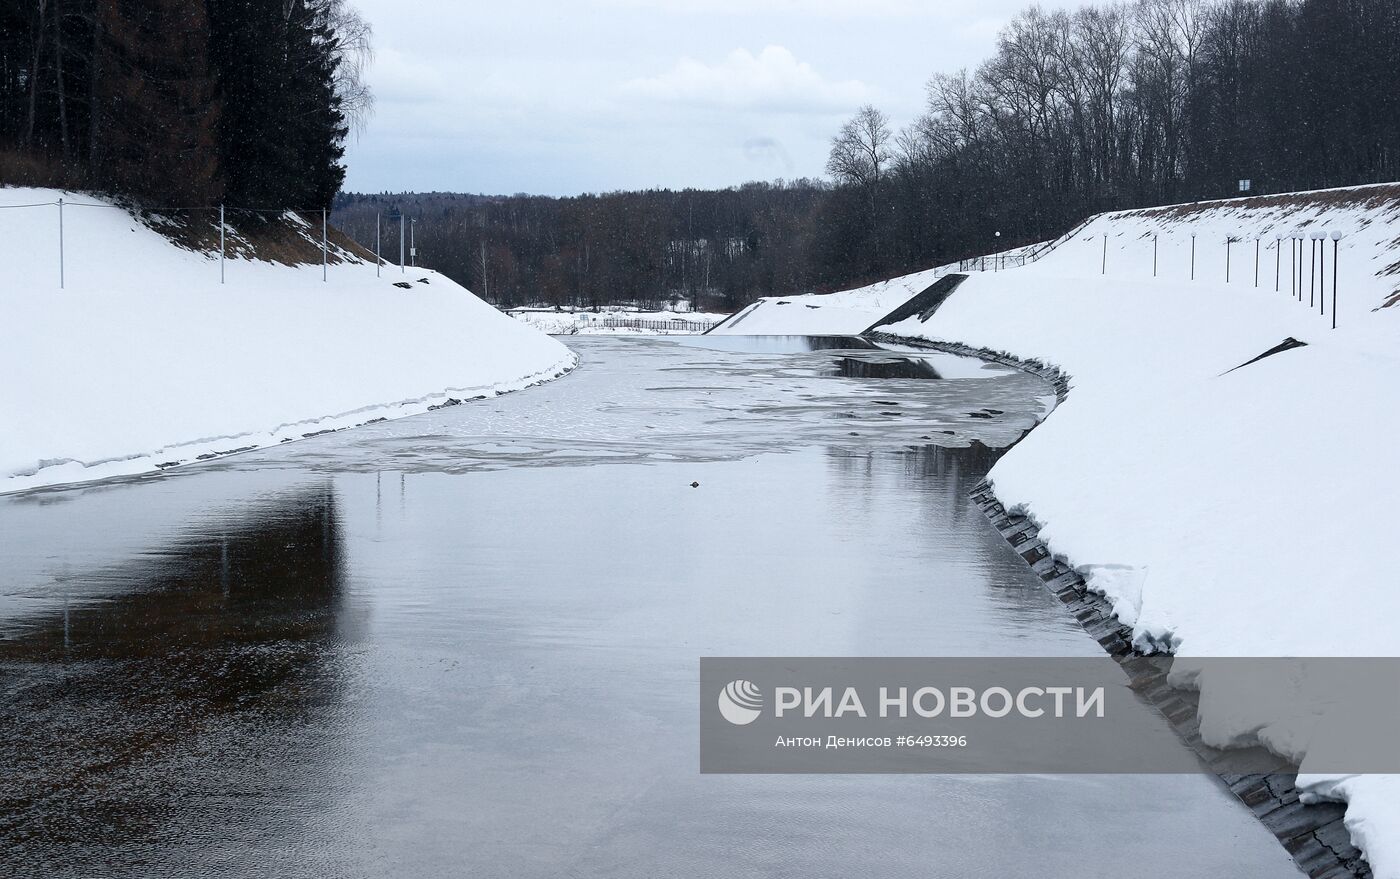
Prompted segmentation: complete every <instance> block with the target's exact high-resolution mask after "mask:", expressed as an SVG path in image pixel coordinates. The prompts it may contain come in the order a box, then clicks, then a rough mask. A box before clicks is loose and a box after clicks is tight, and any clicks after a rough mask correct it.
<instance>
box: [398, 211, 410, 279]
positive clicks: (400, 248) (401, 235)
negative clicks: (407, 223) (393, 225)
mask: <svg viewBox="0 0 1400 879" xmlns="http://www.w3.org/2000/svg"><path fill="white" fill-rule="evenodd" d="M406 271H408V269H406V268H404V261H403V211H399V274H403V273H404V272H406Z"/></svg>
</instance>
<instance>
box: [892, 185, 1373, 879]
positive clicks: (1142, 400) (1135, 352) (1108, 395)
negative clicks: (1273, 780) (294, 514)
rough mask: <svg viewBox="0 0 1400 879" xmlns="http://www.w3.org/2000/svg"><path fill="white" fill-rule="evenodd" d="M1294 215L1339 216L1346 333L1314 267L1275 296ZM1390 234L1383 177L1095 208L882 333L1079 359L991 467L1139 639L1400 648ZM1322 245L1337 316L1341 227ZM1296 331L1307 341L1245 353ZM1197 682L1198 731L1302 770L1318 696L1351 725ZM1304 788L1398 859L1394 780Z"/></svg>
mask: <svg viewBox="0 0 1400 879" xmlns="http://www.w3.org/2000/svg"><path fill="white" fill-rule="evenodd" d="M1299 227H1301V228H1302V229H1304V233H1303V234H1304V235H1307V234H1310V233H1311V232H1313V231H1316V230H1319V229H1322V230H1326V231H1328V232H1330V231H1333V230H1337V231H1341V232H1343V233H1345V235H1346V237H1345V238H1343V240H1342V242H1341V246H1340V248H1339V252H1340V256H1341V260H1340V271H1339V273H1338V275H1339V280H1340V284H1339V297H1338V303H1339V312H1340V314H1339V318H1340V321H1339V328H1338V329H1337V330H1335V331H1334V330H1332V329H1331V316H1330V314H1329V315H1328V316H1326V317H1325V318H1324V317H1322V316H1319V314H1318V313H1317V311H1318V308H1317V307H1309V306H1308V305H1307V302H1306V301H1307V298H1308V295H1309V292H1310V287H1309V285H1307V284H1305V285H1304V289H1303V300H1304V302H1303V303H1299V302H1298V301H1297V300H1296V299H1294V298H1293V297H1292V296H1291V295H1290V293H1289V292H1287V290H1288V288H1289V287H1290V271H1291V267H1292V264H1291V260H1290V249H1289V246H1288V243H1287V242H1286V241H1285V243H1284V250H1283V251H1282V253H1281V255H1280V258H1279V260H1278V261H1277V268H1278V275H1279V277H1280V282H1281V283H1280V286H1281V287H1282V288H1283V290H1282V291H1281V292H1275V291H1274V276H1275V267H1276V263H1275V259H1274V253H1275V251H1274V250H1273V249H1272V248H1273V245H1274V242H1273V240H1272V239H1273V236H1274V235H1275V234H1277V233H1278V231H1279V230H1280V229H1297V228H1299ZM1154 232H1155V233H1156V234H1157V236H1158V277H1157V278H1156V279H1154V278H1153V277H1152V246H1151V245H1152V241H1151V235H1152V234H1153V233H1154ZM1192 232H1195V234H1196V236H1197V238H1196V246H1197V274H1196V281H1194V282H1192V281H1191V280H1190V263H1189V259H1190V250H1189V248H1190V235H1191V233H1192ZM1283 234H1285V235H1286V234H1287V232H1286V231H1285V232H1284V233H1283ZM1104 236H1107V271H1106V272H1105V267H1104V241H1105V237H1104ZM1255 236H1259V237H1261V238H1263V239H1264V241H1263V242H1262V243H1261V245H1260V251H1259V252H1260V260H1259V261H1260V273H1259V275H1260V277H1259V287H1258V288H1255V286H1254V278H1255V274H1254V245H1253V242H1252V241H1248V239H1250V238H1252V237H1255ZM1227 237H1239V238H1244V239H1246V241H1247V243H1239V242H1237V243H1235V244H1234V245H1233V252H1232V254H1231V256H1232V260H1231V262H1232V265H1231V282H1230V283H1229V284H1226V283H1225V241H1226V238H1227ZM1396 241H1400V193H1398V192H1397V189H1396V188H1393V187H1392V188H1369V189H1358V190H1350V191H1346V192H1342V193H1337V192H1332V193H1319V194H1307V195H1305V196H1303V197H1300V198H1297V199H1294V200H1291V201H1290V200H1287V199H1277V198H1275V199H1260V200H1251V202H1249V203H1242V202H1225V203H1218V204H1215V205H1205V206H1187V207H1183V208H1178V209H1168V210H1159V211H1152V212H1128V213H1122V214H1115V215H1106V216H1104V217H1100V218H1097V219H1096V220H1094V221H1093V222H1091V223H1090V224H1088V225H1087V226H1086V227H1085V228H1084V229H1083V230H1082V231H1081V232H1080V233H1079V234H1078V235H1076V236H1075V238H1074V239H1073V240H1071V241H1069V242H1067V243H1066V244H1064V245H1063V246H1061V247H1060V248H1058V249H1057V250H1055V251H1054V252H1053V253H1051V254H1050V255H1048V256H1047V257H1046V258H1045V259H1043V260H1042V261H1040V262H1038V263H1035V264H1033V265H1031V266H1028V267H1026V268H1022V269H1013V270H1011V271H1006V272H1001V273H999V274H991V273H985V274H982V273H978V274H974V275H973V276H972V277H971V278H970V279H969V280H968V281H967V282H966V283H965V284H963V285H962V287H960V288H959V289H958V290H957V292H956V293H954V294H953V296H952V297H951V298H950V299H949V300H948V301H947V302H946V303H945V304H944V305H943V307H942V308H941V309H940V310H939V311H938V312H937V313H935V314H934V315H933V316H932V317H930V318H929V319H928V320H927V322H920V321H919V319H918V318H912V319H910V320H907V321H904V322H902V323H899V324H896V325H894V326H892V327H889V328H888V329H889V330H890V331H891V332H893V333H896V334H899V335H903V336H908V337H923V338H928V339H935V340H944V341H956V342H962V343H966V344H970V345H974V346H980V347H984V348H988V349H992V350H996V351H1004V352H1009V353H1011V354H1014V355H1016V356H1018V357H1022V358H1036V359H1040V360H1043V361H1045V362H1047V363H1051V364H1054V365H1056V366H1058V367H1059V368H1060V369H1062V370H1063V371H1064V372H1065V373H1067V374H1068V376H1069V378H1070V384H1071V390H1070V393H1069V396H1068V399H1067V400H1066V401H1065V402H1064V403H1063V404H1062V405H1060V406H1059V407H1058V408H1057V409H1056V410H1055V411H1054V413H1052V414H1051V415H1050V416H1049V418H1048V419H1047V420H1046V421H1045V423H1043V424H1042V425H1041V426H1040V427H1038V428H1037V429H1036V430H1035V431H1033V432H1032V433H1031V434H1030V435H1029V436H1028V437H1027V438H1026V439H1025V440H1024V441H1023V442H1022V443H1020V444H1019V445H1017V446H1016V447H1015V448H1014V449H1013V450H1012V451H1011V452H1010V453H1009V454H1007V455H1006V457H1004V458H1003V459H1002V460H1001V461H1000V462H999V463H998V464H997V465H996V467H995V468H994V470H993V471H992V475H991V478H992V481H993V483H994V485H995V489H996V493H997V495H998V497H999V498H1000V499H1001V500H1002V501H1003V502H1004V503H1005V504H1007V505H1008V506H1019V507H1022V508H1024V509H1025V510H1027V511H1028V512H1029V514H1030V515H1031V516H1033V517H1034V518H1035V519H1036V520H1037V521H1038V522H1039V523H1040V524H1041V525H1042V530H1041V536H1042V537H1044V538H1045V539H1046V540H1047V541H1048V542H1049V545H1050V546H1051V548H1052V550H1054V551H1055V552H1056V553H1057V554H1060V555H1062V556H1064V557H1065V558H1067V559H1068V560H1069V561H1070V563H1071V564H1073V565H1075V566H1076V567H1077V568H1079V569H1080V570H1081V572H1083V573H1084V574H1085V576H1086V579H1087V580H1088V582H1089V583H1090V585H1091V587H1092V588H1095V589H1097V590H1100V591H1102V592H1103V593H1105V594H1106V595H1107V596H1109V597H1110V598H1111V599H1112V601H1113V603H1114V606H1115V608H1116V611H1117V613H1118V615H1119V616H1120V617H1121V618H1122V619H1123V620H1124V621H1125V622H1127V623H1130V624H1131V625H1132V626H1133V628H1134V632H1135V635H1136V637H1137V638H1138V640H1139V644H1140V646H1143V647H1147V648H1151V647H1154V646H1157V647H1164V648H1168V649H1173V650H1175V651H1176V652H1178V654H1179V655H1182V656H1238V655H1253V656H1395V655H1400V628H1397V621H1400V589H1397V580H1400V577H1397V574H1396V572H1395V568H1394V564H1393V560H1392V559H1391V557H1390V556H1391V555H1392V551H1391V549H1390V547H1391V545H1392V544H1393V541H1391V540H1388V539H1387V538H1386V537H1385V536H1384V534H1383V529H1384V525H1383V524H1382V523H1386V522H1388V521H1390V519H1391V515H1390V514H1391V512H1392V510H1393V507H1394V500H1395V498H1397V497H1400V467H1397V466H1396V465H1395V461H1394V458H1395V453H1394V444H1395V437H1396V436H1397V435H1400V412H1397V410H1396V408H1395V406H1394V400H1395V399H1396V394H1397V388H1400V305H1397V306H1395V307H1386V308H1381V307H1380V306H1382V305H1383V304H1384V303H1386V302H1387V301H1390V300H1391V299H1392V297H1393V295H1394V291H1395V286H1396V281H1397V278H1396V277H1395V276H1393V275H1390V274H1388V273H1387V272H1388V271H1389V266H1391V265H1392V264H1394V263H1395V262H1396V261H1397V260H1400V251H1398V250H1396V249H1394V248H1395V242H1396ZM1308 255H1309V254H1308V251H1307V250H1306V249H1305V250H1304V259H1305V260H1306V259H1307V258H1308ZM1242 257H1243V258H1242ZM1327 258H1328V268H1327V273H1326V274H1327V289H1328V301H1327V303H1326V305H1327V308H1328V309H1329V311H1330V307H1331V302H1330V293H1331V273H1332V268H1331V259H1332V247H1331V243H1330V241H1329V243H1328V246H1327ZM1305 266H1306V262H1305ZM1307 275H1308V270H1307V268H1304V277H1307ZM1288 337H1292V338H1295V339H1298V340H1300V341H1302V342H1305V343H1306V347H1302V348H1295V349H1293V350H1289V351H1285V352H1283V353H1279V354H1276V355H1274V356H1271V357H1268V358H1266V359H1264V360H1261V361H1259V362H1257V363H1254V364H1252V365H1249V366H1245V367H1243V368H1240V369H1235V367H1239V366H1240V365H1241V364H1244V363H1245V362H1246V361H1249V360H1251V359H1252V358H1254V357H1256V356H1258V355H1260V354H1262V353H1264V352H1265V351H1267V350H1268V349H1270V348H1273V347H1274V346H1275V345H1277V344H1278V343H1279V342H1281V341H1282V340H1284V339H1285V338H1288ZM1232 370H1233V371H1232ZM1200 683H1201V685H1202V686H1203V693H1204V694H1205V695H1204V698H1203V700H1202V706H1203V707H1202V716H1201V721H1202V734H1203V736H1204V737H1205V738H1206V739H1207V741H1210V742H1213V743H1216V744H1221V745H1224V744H1230V743H1236V744H1238V743H1247V742H1250V741H1254V740H1259V741H1262V742H1264V743H1266V744H1268V745H1269V746H1270V747H1273V748H1274V749H1275V750H1277V751H1279V752H1281V753H1286V754H1288V755H1290V756H1292V757H1294V758H1303V763H1302V766H1303V771H1304V773H1307V772H1308V761H1307V759H1306V755H1307V753H1309V752H1310V751H1313V750H1314V749H1322V748H1324V747H1326V746H1327V742H1326V741H1324V740H1322V739H1321V738H1320V737H1321V736H1322V735H1323V733H1322V732H1321V730H1325V729H1327V726H1328V722H1327V721H1328V720H1329V712H1331V717H1330V719H1337V718H1338V717H1340V718H1342V719H1341V723H1340V725H1341V726H1342V727H1345V725H1346V721H1345V717H1346V709H1345V706H1327V705H1324V704H1323V703H1322V702H1321V701H1317V702H1308V701H1307V700H1304V699H1300V697H1298V696H1296V695H1295V694H1291V693H1258V692H1251V691H1250V690H1249V688H1248V687H1240V686H1238V685H1237V684H1235V683H1233V682H1230V681H1223V680H1209V679H1206V680H1203V681H1201V682H1200ZM1280 706H1283V707H1280ZM1319 718H1322V719H1323V721H1322V722H1319ZM1397 733H1400V731H1397ZM1397 740H1398V741H1400V735H1398V736H1397ZM1300 784H1306V785H1310V786H1311V789H1312V791H1313V792H1314V793H1315V794H1322V795H1327V796H1331V797H1335V798H1340V799H1345V800H1348V801H1349V808H1348V812H1347V825H1348V828H1349V829H1350V830H1351V832H1352V834H1353V838H1354V839H1355V841H1356V842H1357V844H1358V845H1359V846H1360V847H1361V848H1362V849H1363V851H1365V852H1366V854H1367V856H1368V858H1369V859H1370V861H1371V863H1372V865H1373V867H1374V868H1375V869H1376V873H1377V875H1378V876H1383V877H1400V776H1353V777H1348V778H1342V779H1329V778H1325V777H1318V776H1313V777H1308V776H1304V777H1302V778H1300Z"/></svg>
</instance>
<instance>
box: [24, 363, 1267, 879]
mask: <svg viewBox="0 0 1400 879" xmlns="http://www.w3.org/2000/svg"><path fill="white" fill-rule="evenodd" d="M572 344H574V345H575V346H576V347H577V348H578V350H579V351H580V353H581V355H582V357H583V366H581V367H580V369H579V370H578V371H577V372H576V373H575V374H574V375H572V376H570V377H568V378H567V379H564V380H562V381H558V382H555V383H553V384H551V385H548V386H545V387H542V388H536V389H531V390H528V391H524V392H520V393H518V394H512V395H508V396H506V397H502V398H500V399H497V400H492V401H484V402H480V403H474V404H469V405H464V406H460V407H455V408H452V409H447V410H442V411H440V412H435V413H431V414H429V415H425V416H421V417H417V418H410V419H405V420H402V421H398V422H392V423H385V424H380V425H374V426H371V427H367V428H363V429H359V430H354V431H348V432H344V433H339V434H333V435H327V436H323V437H318V438H315V439H312V440H308V441H305V442H299V443H294V444H289V445H287V446H283V447H280V448H277V449H272V450H268V451H266V452H260V453H253V454H248V455H243V456H238V457H235V458H231V459H227V460H225V461H223V462H218V463H215V464H213V465H211V466H204V467H195V468H188V469H183V470H176V471H171V472H169V473H166V474H163V475H162V476H160V477H157V478H148V479H140V480H128V481H125V482H117V483H109V484H103V485H95V486H90V487H86V488H75V489H67V490H61V491H49V492H39V493H33V494H28V495H23V496H15V497H7V498H0V552H2V553H3V560H4V569H3V573H0V766H3V768H4V774H3V777H0V875H3V876H30V875H33V876H80V875H81V876H88V875H103V876H143V877H144V876H162V877H164V876H190V875H201V876H396V877H397V876H420V875H422V876H449V875H450V876H458V875H471V876H540V877H555V876H635V877H653V876H713V877H737V876H832V877H851V876H889V877H908V876H950V877H951V876H958V877H961V876H996V877H1005V876H1013V875H1026V876H1032V875H1034V876H1110V875H1112V876H1118V875H1124V874H1125V873H1127V874H1132V873H1137V872H1142V873H1144V874H1150V875H1154V876H1179V877H1188V876H1189V877H1195V876H1227V875H1228V876H1234V877H1239V876H1287V875H1293V874H1294V872H1293V868H1292V866H1291V861H1289V860H1288V859H1287V857H1286V856H1285V855H1284V853H1283V850H1282V849H1281V848H1280V847H1279V846H1278V844H1277V843H1276V842H1274V840H1273V839H1272V837H1271V836H1269V834H1268V833H1267V832H1265V831H1264V830H1263V829H1262V828H1261V827H1259V826H1258V825H1257V824H1256V822H1255V821H1254V820H1253V818H1252V816H1250V815H1249V814H1248V813H1247V812H1246V811H1245V810H1244V809H1243V807H1241V806H1239V805H1238V804H1237V803H1236V802H1235V801H1234V800H1233V799H1232V798H1230V797H1229V796H1228V795H1227V794H1226V793H1225V792H1223V791H1222V790H1221V789H1220V788H1219V786H1218V785H1217V784H1216V783H1215V782H1214V781H1213V780H1211V779H1208V778H1206V777H1204V776H1180V777H1178V776H1152V777H1145V776H1107V777H1072V776H1054V777H1048V776H1045V777H1042V776H1022V777H1012V776H970V777H961V776H960V777H930V776H909V777H902V776H878V777H876V776H859V777H847V776H803V777H789V776H742V777H741V776H701V775H699V774H698V741H697V705H696V703H695V699H696V695H695V688H696V680H697V677H698V658H699V657H700V656H703V655H779V656H781V655H912V656H922V655H1029V656H1035V655H1068V656H1092V655H1095V654H1096V653H1097V650H1098V648H1097V646H1096V645H1094V644H1093V642H1092V641H1091V640H1090V639H1088V638H1087V637H1086V636H1085V635H1084V634H1083V633H1082V632H1081V631H1080V630H1079V629H1078V628H1077V627H1076V626H1074V625H1073V624H1072V621H1071V620H1069V619H1067V618H1066V617H1065V615H1064V614H1063V612H1062V611H1061V610H1060V609H1059V608H1058V607H1057V602H1055V601H1054V600H1053V598H1052V597H1050V596H1048V595H1047V594H1046V593H1045V592H1044V591H1043V590H1041V588H1040V587H1039V585H1038V584H1037V583H1036V581H1035V578H1034V577H1032V576H1031V575H1030V574H1029V572H1028V571H1027V570H1026V568H1025V566H1024V565H1023V564H1022V563H1021V562H1020V560H1019V559H1018V558H1017V557H1016V556H1015V554H1014V553H1013V552H1012V551H1011V550H1010V549H1009V548H1008V547H1007V546H1006V545H1005V544H1004V543H1003V542H1002V541H1001V539H1000V538H999V537H998V536H997V535H996V533H995V532H994V531H992V529H991V528H990V527H989V526H988V525H987V523H986V522H985V521H984V519H983V518H982V516H981V514H980V513H979V512H978V511H977V509H976V508H975V507H974V506H973V505H972V504H971V503H970V502H969V501H968V500H967V490H968V488H969V487H970V486H971V485H972V484H974V483H975V482H976V481H977V480H978V479H979V478H980V477H981V476H982V475H983V474H984V473H985V471H986V469H987V468H988V467H989V466H990V464H991V463H992V461H993V460H994V454H995V453H994V452H992V451H990V449H989V447H997V446H1004V445H1005V444H1007V443H1009V442H1011V441H1013V440H1014V439H1015V438H1016V437H1018V436H1019V435H1020V434H1021V433H1022V432H1023V431H1024V430H1025V429H1026V428H1027V427H1029V426H1030V425H1031V424H1033V423H1034V421H1035V419H1036V418H1037V417H1038V416H1039V415H1040V413H1041V412H1042V411H1043V410H1044V407H1045V406H1046V405H1047V402H1046V398H1047V396H1048V393H1049V392H1048V389H1047V388H1046V387H1045V386H1044V385H1043V384H1041V383H1040V382H1039V381H1038V380H1036V379H1032V378H1029V377H1027V376H1024V375H1021V374H1019V373H1011V372H1006V371H1004V370H999V369H994V368H983V367H982V366H981V365H980V364H977V363H975V362H969V361H965V360H955V359H949V358H943V357H932V358H914V359H915V360H917V361H918V362H911V361H910V359H909V358H908V357H903V358H901V357H900V356H895V355H892V354H891V352H887V351H881V350H860V349H857V348H848V349H844V350H828V348H830V347H836V346H832V345H829V344H827V343H823V344H821V345H815V346H812V345H809V346H808V347H807V348H805V349H804V348H802V347H801V346H797V345H791V344H786V343H784V344H782V345H777V344H766V343H765V345H764V347H762V348H761V349H760V352H757V353H756V352H755V351H754V350H747V351H746V350H733V349H731V350H719V349H718V348H717V347H715V346H712V345H711V346H707V345H706V344H705V342H704V340H694V339H687V340H683V341H677V340H676V338H675V337H670V338H669V339H638V338H624V339H610V338H593V339H588V338H583V339H576V340H574V341H573V342H572ZM725 344H726V345H727V346H732V345H733V342H732V340H731V341H727V342H726V343H725ZM813 348H815V350H810V349H813ZM901 359H903V360H904V362H905V366H904V367H901V366H899V361H901ZM861 364H865V365H867V366H869V367H870V368H866V367H865V366H862V365H861ZM930 372H932V373H933V375H937V376H939V378H937V379H933V378H932V376H930V375H929V373H930ZM910 375H920V376H928V377H927V378H908V377H900V376H910ZM872 376H874V377H872ZM879 376H893V377H879ZM582 465H591V466H582ZM692 482H699V483H700V485H699V487H698V488H692V487H691V483H692Z"/></svg>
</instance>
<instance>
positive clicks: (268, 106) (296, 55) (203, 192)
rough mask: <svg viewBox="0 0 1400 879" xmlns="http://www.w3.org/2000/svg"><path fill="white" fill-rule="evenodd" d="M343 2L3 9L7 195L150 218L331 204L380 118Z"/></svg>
mask: <svg viewBox="0 0 1400 879" xmlns="http://www.w3.org/2000/svg"><path fill="white" fill-rule="evenodd" d="M369 51H370V28H369V26H368V25H367V24H366V23H365V22H364V21H363V20H362V19H361V18H360V17H359V16H358V14H357V13H356V12H355V10H354V9H353V8H352V7H351V6H349V5H348V3H346V2H345V0H24V2H18V0H16V2H10V3H5V4H4V5H3V6H0V183H24V184H31V185H65V186H81V187H84V188H88V189H95V190H101V191H106V192H110V193H113V194H117V195H122V196H127V197H130V198H131V199H133V200H135V201H136V202H138V203H140V204H143V205H147V206H204V205H213V204H218V203H220V202H225V201H226V202H229V203H232V204H238V205H242V206H245V207H253V208H260V209H281V208H294V209H312V208H319V207H322V206H328V205H329V204H330V202H331V200H332V198H333V197H334V195H335V193H336V192H337V191H339V189H340V185H341V182H342V180H343V179H344V174H345V169H344V166H343V164H342V163H341V159H342V156H343V155H344V141H345V138H346V136H347V134H348V133H349V131H350V129H351V127H352V126H353V125H355V124H356V123H357V122H358V121H359V120H361V119H362V118H363V117H364V114H365V113H366V112H367V111H368V110H369V107H370V93H369V90H368V88H367V87H366V86H365V84H364V82H363V79H362V77H361V73H362V71H363V66H364V64H365V62H366V60H367V59H368V57H369Z"/></svg>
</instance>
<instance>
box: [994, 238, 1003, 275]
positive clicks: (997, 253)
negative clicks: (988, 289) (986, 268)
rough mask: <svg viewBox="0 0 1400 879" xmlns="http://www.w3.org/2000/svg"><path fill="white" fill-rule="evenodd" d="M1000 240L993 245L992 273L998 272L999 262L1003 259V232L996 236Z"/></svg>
mask: <svg viewBox="0 0 1400 879" xmlns="http://www.w3.org/2000/svg"><path fill="white" fill-rule="evenodd" d="M995 237H996V238H997V239H998V240H997V241H996V243H994V244H993V245H992V248H993V249H992V271H994V272H995V271H998V268H997V262H998V261H999V260H1000V259H1001V240H1000V239H1001V232H997V233H996V236H995Z"/></svg>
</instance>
